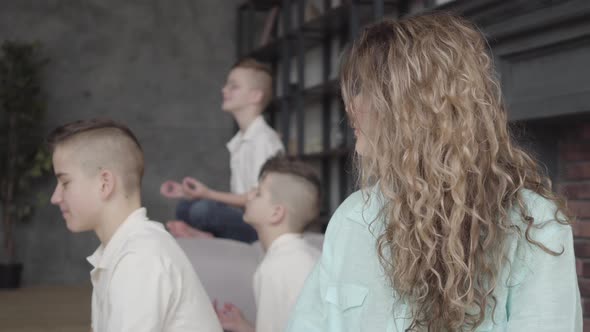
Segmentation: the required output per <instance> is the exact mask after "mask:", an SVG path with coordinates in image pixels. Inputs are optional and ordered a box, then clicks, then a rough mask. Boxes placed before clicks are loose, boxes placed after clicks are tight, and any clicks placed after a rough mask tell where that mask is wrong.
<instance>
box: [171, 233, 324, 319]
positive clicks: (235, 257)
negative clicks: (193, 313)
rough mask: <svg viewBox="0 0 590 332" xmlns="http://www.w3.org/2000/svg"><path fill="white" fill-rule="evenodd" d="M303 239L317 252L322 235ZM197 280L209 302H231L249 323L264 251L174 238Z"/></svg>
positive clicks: (253, 314) (222, 242) (249, 246)
mask: <svg viewBox="0 0 590 332" xmlns="http://www.w3.org/2000/svg"><path fill="white" fill-rule="evenodd" d="M304 238H305V239H306V240H307V241H309V243H310V244H312V245H313V246H316V247H317V248H318V249H320V250H321V248H322V243H323V240H324V236H323V234H319V233H311V232H310V233H305V234H304ZM177 241H178V244H179V245H180V247H181V248H182V249H183V250H184V251H185V253H186V255H187V256H188V258H189V260H190V261H191V263H192V264H193V267H194V268H195V271H196V272H197V274H198V275H199V278H200V279H201V283H203V286H204V287H205V290H206V291H207V294H209V297H210V298H211V300H217V302H218V303H220V304H223V303H224V302H231V303H233V304H235V305H236V306H237V307H238V308H240V309H241V310H242V312H243V313H244V316H245V317H246V319H248V320H249V321H251V322H254V321H255V318H256V304H255V301H254V290H253V288H252V287H253V286H252V277H253V275H254V272H255V271H256V267H257V266H258V263H259V262H260V261H261V260H262V258H263V256H264V252H263V250H262V247H261V245H260V243H259V242H254V243H253V244H246V243H243V242H238V241H234V240H227V239H177Z"/></svg>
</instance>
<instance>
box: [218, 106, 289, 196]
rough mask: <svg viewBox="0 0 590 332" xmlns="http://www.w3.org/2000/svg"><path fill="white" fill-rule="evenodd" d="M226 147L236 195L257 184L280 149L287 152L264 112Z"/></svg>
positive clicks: (232, 185) (231, 180) (231, 181)
mask: <svg viewBox="0 0 590 332" xmlns="http://www.w3.org/2000/svg"><path fill="white" fill-rule="evenodd" d="M226 146H227V149H228V150H229V154H230V168H231V179H230V190H231V192H232V193H234V194H244V193H247V192H248V191H250V190H252V188H254V187H256V186H257V184H258V175H259V173H260V169H261V168H262V165H264V163H265V162H266V161H267V160H268V159H269V158H270V157H273V156H274V155H276V154H277V153H278V152H280V151H285V148H284V146H283V143H282V142H281V139H280V138H279V135H278V134H277V133H276V132H275V131H274V130H273V129H272V128H271V127H270V126H269V125H268V124H267V123H266V122H265V121H264V118H263V117H262V116H261V115H259V116H258V117H257V118H256V119H255V120H254V121H253V122H252V123H251V124H250V126H248V128H247V129H246V131H245V132H242V131H239V132H238V133H237V134H236V135H235V136H234V137H233V138H232V139H231V140H230V141H229V142H228V143H227V145H226Z"/></svg>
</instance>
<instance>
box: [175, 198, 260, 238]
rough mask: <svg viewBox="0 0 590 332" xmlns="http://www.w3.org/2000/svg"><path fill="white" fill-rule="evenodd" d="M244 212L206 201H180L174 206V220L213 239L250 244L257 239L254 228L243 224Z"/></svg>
mask: <svg viewBox="0 0 590 332" xmlns="http://www.w3.org/2000/svg"><path fill="white" fill-rule="evenodd" d="M243 215H244V212H243V211H242V210H241V209H238V208H236V207H232V206H229V205H226V204H223V203H220V202H216V201H211V200H207V199H201V200H195V201H187V200H182V201H180V203H178V205H177V206H176V218H177V219H178V220H182V221H184V222H186V223H187V224H189V225H190V226H192V227H194V228H197V229H199V230H202V231H204V232H209V233H212V234H213V235H214V236H215V237H220V238H224V239H233V240H238V241H242V242H246V243H252V242H254V241H256V240H257V239H258V235H257V234H256V231H255V230H254V228H253V227H252V226H250V225H248V224H246V223H245V222H244V219H243Z"/></svg>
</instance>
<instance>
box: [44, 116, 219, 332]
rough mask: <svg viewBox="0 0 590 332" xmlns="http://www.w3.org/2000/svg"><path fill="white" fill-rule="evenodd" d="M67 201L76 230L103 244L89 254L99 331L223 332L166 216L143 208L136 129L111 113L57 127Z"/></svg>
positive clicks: (57, 194) (57, 159)
mask: <svg viewBox="0 0 590 332" xmlns="http://www.w3.org/2000/svg"><path fill="white" fill-rule="evenodd" d="M48 141H49V144H50V145H51V148H52V150H53V168H54V171H55V176H56V177H57V180H58V182H57V186H56V188H55V191H54V193H53V195H52V197H51V203H52V204H55V205H57V206H59V208H60V210H61V212H62V215H63V217H64V219H65V222H66V226H67V228H68V229H69V230H70V231H72V232H75V233H77V232H83V231H94V232H95V233H96V235H97V236H98V238H99V240H100V242H101V244H100V246H99V247H98V249H97V250H96V251H95V252H94V254H93V255H92V256H90V257H88V261H89V262H90V263H91V264H92V266H93V267H94V269H93V270H92V272H91V273H90V276H91V281H92V284H93V292H92V330H93V331H94V332H110V331H154V332H155V331H168V332H185V331H186V332H188V331H207V332H209V331H211V332H220V331H221V327H220V326H219V322H218V321H217V319H216V317H215V313H214V311H213V308H212V306H211V304H210V301H209V298H208V296H207V294H206V293H205V290H204V289H203V286H202V285H201V282H200V281H199V278H198V277H197V275H196V274H195V272H194V270H193V268H192V266H191V264H190V262H189V261H188V259H187V257H186V256H185V254H184V253H183V251H182V250H181V249H180V247H178V244H177V243H176V241H175V240H174V238H173V237H172V236H170V234H168V232H166V230H165V229H164V227H163V226H162V225H161V224H160V223H156V222H153V221H149V220H148V218H147V216H146V210H145V208H142V207H141V195H140V191H141V178H142V176H143V169H144V157H143V152H142V149H141V146H140V144H139V142H138V140H137V138H136V137H135V135H133V133H132V132H131V130H129V128H127V127H126V126H124V125H121V124H119V123H116V122H114V121H111V120H97V119H95V120H89V121H77V122H73V123H69V124H66V125H64V126H61V127H59V128H57V129H55V130H54V131H53V132H52V133H51V134H50V135H49V138H48Z"/></svg>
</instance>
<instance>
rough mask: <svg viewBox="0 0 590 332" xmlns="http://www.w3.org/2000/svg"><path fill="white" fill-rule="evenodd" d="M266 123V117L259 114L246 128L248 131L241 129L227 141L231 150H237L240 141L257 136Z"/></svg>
mask: <svg viewBox="0 0 590 332" xmlns="http://www.w3.org/2000/svg"><path fill="white" fill-rule="evenodd" d="M265 125H266V122H265V121H264V118H263V117H262V115H259V116H257V117H256V119H254V121H252V123H251V124H250V125H249V126H248V128H246V131H244V132H242V131H241V130H240V131H238V132H237V134H235V135H234V137H233V138H232V139H231V140H230V141H229V142H228V143H227V145H226V146H227V148H228V149H229V150H230V151H235V149H236V148H237V147H238V145H239V144H240V143H242V142H243V141H247V140H250V139H252V138H253V137H254V136H256V134H257V133H259V132H260V130H261V129H262V128H263V127H264V126H265Z"/></svg>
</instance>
